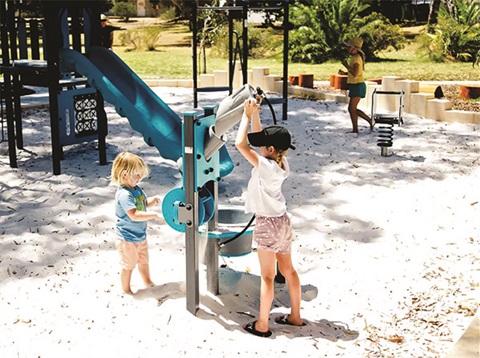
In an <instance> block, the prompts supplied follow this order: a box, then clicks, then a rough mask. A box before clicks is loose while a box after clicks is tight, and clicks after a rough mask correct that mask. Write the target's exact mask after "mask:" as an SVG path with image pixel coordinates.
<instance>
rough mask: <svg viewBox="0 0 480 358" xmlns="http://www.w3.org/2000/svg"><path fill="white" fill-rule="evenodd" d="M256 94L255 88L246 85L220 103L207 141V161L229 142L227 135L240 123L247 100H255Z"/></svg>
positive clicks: (205, 152) (205, 151)
mask: <svg viewBox="0 0 480 358" xmlns="http://www.w3.org/2000/svg"><path fill="white" fill-rule="evenodd" d="M255 94H256V90H255V88H253V87H252V86H251V85H249V84H245V85H244V86H243V87H240V88H239V89H238V90H236V91H235V92H233V93H232V94H231V95H230V96H228V97H226V98H225V99H224V100H223V101H222V102H220V105H219V106H218V109H217V117H216V120H215V125H213V126H211V127H210V128H209V130H208V134H207V135H208V138H206V139H205V148H204V154H205V158H206V159H207V160H209V159H210V158H211V157H212V156H213V154H215V152H216V151H217V150H219V149H220V148H221V147H222V145H224V144H225V142H226V141H227V138H226V135H225V133H226V132H228V130H229V129H230V128H232V127H233V126H234V125H235V124H237V123H238V122H240V120H241V119H242V114H243V104H244V102H245V100H246V99H249V98H255Z"/></svg>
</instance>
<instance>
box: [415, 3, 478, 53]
mask: <svg viewBox="0 0 480 358" xmlns="http://www.w3.org/2000/svg"><path fill="white" fill-rule="evenodd" d="M423 38H424V43H425V47H426V48H427V50H428V52H429V56H430V58H431V59H432V60H434V61H437V62H443V61H445V60H456V61H472V60H473V61H475V60H476V54H477V52H478V51H479V50H480V4H478V3H475V1H473V0H457V1H456V2H455V15H454V16H451V15H450V14H449V12H448V11H447V9H446V8H445V6H444V5H443V4H442V6H441V7H440V12H439V16H438V23H437V25H435V27H434V34H433V35H432V34H427V35H425V36H424V37H423Z"/></svg>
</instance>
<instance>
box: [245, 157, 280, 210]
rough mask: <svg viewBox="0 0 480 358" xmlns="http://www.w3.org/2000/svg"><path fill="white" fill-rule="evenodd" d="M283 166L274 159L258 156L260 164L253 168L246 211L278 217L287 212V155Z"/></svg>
mask: <svg viewBox="0 0 480 358" xmlns="http://www.w3.org/2000/svg"><path fill="white" fill-rule="evenodd" d="M283 166H284V168H285V169H282V168H280V166H279V165H278V164H277V162H275V161H274V160H272V159H267V158H265V157H262V156H259V157H258V166H257V167H256V168H255V167H254V168H253V169H252V177H251V178H250V181H249V182H248V191H247V198H246V201H245V212H246V213H255V214H257V215H261V216H270V217H278V216H282V215H283V214H285V212H286V211H287V206H286V202H285V197H284V196H283V194H282V184H283V182H284V181H285V179H287V177H288V175H289V174H290V167H289V166H288V161H287V158H286V157H283Z"/></svg>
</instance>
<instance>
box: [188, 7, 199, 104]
mask: <svg viewBox="0 0 480 358" xmlns="http://www.w3.org/2000/svg"><path fill="white" fill-rule="evenodd" d="M190 6H191V7H192V17H191V19H192V60H193V64H192V68H193V107H194V108H197V106H198V79H197V76H198V66H197V35H198V28H197V4H196V3H195V2H193V1H192V3H191V4H190Z"/></svg>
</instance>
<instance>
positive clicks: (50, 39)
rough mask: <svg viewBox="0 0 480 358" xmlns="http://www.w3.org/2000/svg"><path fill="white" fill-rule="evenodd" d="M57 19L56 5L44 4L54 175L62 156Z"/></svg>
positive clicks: (57, 9) (58, 170)
mask: <svg viewBox="0 0 480 358" xmlns="http://www.w3.org/2000/svg"><path fill="white" fill-rule="evenodd" d="M58 17H59V8H58V4H54V3H46V4H45V27H46V33H47V34H48V35H47V36H46V37H45V38H46V41H47V76H48V98H49V105H50V130H51V138H52V139H51V140H52V161H53V174H54V175H59V174H61V169H60V160H61V159H62V156H63V148H62V145H61V143H60V124H59V119H58V73H59V71H58V64H59V58H58V42H59V41H58V40H59V35H60V31H59V28H58Z"/></svg>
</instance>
